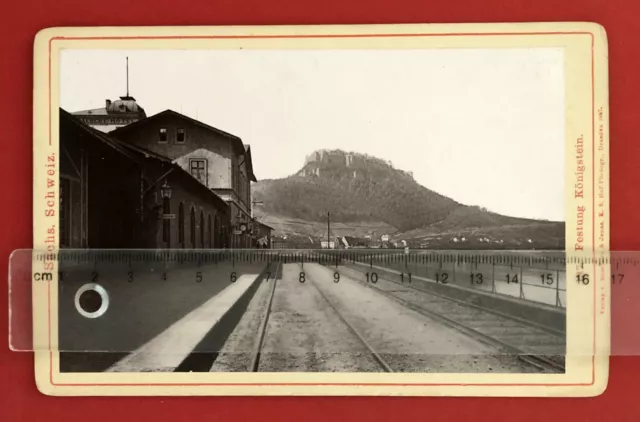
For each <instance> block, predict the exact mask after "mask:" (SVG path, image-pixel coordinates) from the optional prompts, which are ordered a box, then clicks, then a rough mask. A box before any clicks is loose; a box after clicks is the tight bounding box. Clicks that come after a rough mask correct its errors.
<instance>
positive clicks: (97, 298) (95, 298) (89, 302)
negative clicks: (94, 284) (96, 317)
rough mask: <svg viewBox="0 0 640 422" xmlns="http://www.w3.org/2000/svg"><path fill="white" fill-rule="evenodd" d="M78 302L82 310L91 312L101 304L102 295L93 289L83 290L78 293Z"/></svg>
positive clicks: (96, 309) (96, 310) (95, 310)
mask: <svg viewBox="0 0 640 422" xmlns="http://www.w3.org/2000/svg"><path fill="white" fill-rule="evenodd" d="M78 302H79V303H80V307H81V308H82V310H84V311H85V312H88V313H90V314H92V313H94V312H98V309H100V307H101V306H102V296H101V295H100V293H98V292H97V291H95V290H85V291H84V292H82V293H81V294H80V298H79V300H78Z"/></svg>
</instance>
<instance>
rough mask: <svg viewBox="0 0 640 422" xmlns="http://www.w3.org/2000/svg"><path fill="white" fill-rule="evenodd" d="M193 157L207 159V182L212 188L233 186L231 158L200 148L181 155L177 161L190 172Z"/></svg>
mask: <svg viewBox="0 0 640 422" xmlns="http://www.w3.org/2000/svg"><path fill="white" fill-rule="evenodd" d="M192 159H204V160H206V169H207V171H206V180H205V181H204V182H205V184H206V185H207V186H208V187H209V188H211V189H230V188H231V184H232V181H231V158H230V157H229V156H225V155H222V154H220V153H217V152H213V151H210V150H207V149H204V148H199V149H197V150H195V151H192V152H190V153H188V154H185V155H183V156H181V157H179V158H178V159H177V160H176V163H177V164H178V165H179V166H180V167H182V168H183V169H185V170H186V171H188V172H190V170H191V160H192Z"/></svg>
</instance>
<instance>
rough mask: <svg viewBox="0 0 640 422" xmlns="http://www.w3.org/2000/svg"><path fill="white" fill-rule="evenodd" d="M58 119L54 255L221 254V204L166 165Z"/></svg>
mask: <svg viewBox="0 0 640 422" xmlns="http://www.w3.org/2000/svg"><path fill="white" fill-rule="evenodd" d="M59 113H60V156H61V160H60V190H59V192H60V198H59V200H60V208H59V214H60V215H59V224H60V231H59V233H60V247H61V248H116V249H122V248H144V249H155V248H228V247H230V233H231V213H230V207H229V204H228V203H227V202H226V201H224V200H223V199H222V198H220V197H219V196H218V195H217V194H216V193H215V192H213V191H212V190H211V189H209V188H208V187H207V186H206V185H205V184H204V183H202V182H201V181H200V180H198V179H196V178H194V177H192V175H191V174H190V173H189V172H188V171H185V169H184V168H182V167H181V166H180V165H178V164H176V163H174V162H173V161H172V160H171V159H169V158H167V157H164V156H162V155H160V154H156V153H154V152H153V151H150V150H147V149H145V148H143V147H141V146H139V145H131V144H127V143H124V142H122V141H119V140H117V139H115V138H113V137H111V136H110V135H108V134H105V133H103V132H101V131H100V130H98V129H96V128H94V127H91V126H89V125H87V124H86V123H84V122H83V121H82V120H81V119H80V118H79V117H77V116H74V115H72V114H70V113H68V112H66V111H65V110H63V109H60V110H59Z"/></svg>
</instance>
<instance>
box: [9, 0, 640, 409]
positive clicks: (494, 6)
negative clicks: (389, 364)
mask: <svg viewBox="0 0 640 422" xmlns="http://www.w3.org/2000/svg"><path fill="white" fill-rule="evenodd" d="M639 14H640V3H638V2H634V1H632V0H628V1H622V0H618V1H614V0H581V1H580V2H575V3H574V2H568V1H567V2H562V1H560V0H538V1H536V2H525V1H520V2H519V1H516V0H491V1H485V2H481V1H478V0H466V1H456V0H448V1H442V2H430V4H426V2H423V1H420V0H387V1H383V0H368V1H352V2H349V1H344V0H323V1H320V2H317V3H315V4H306V3H305V2H303V1H300V0H282V1H275V0H262V1H260V0H245V1H242V2H241V1H238V0H235V1H231V0H224V1H217V2H213V1H210V2H208V1H205V0H195V1H189V2H186V1H185V2H184V3H183V4H182V3H181V2H171V1H168V0H136V1H133V2H130V0H109V1H106V2H104V1H102V2H101V1H96V2H92V1H86V0H57V1H55V2H44V1H42V2H39V1H35V0H21V1H14V2H11V3H10V4H4V5H3V7H2V11H1V18H0V19H1V20H2V22H1V24H0V45H1V47H2V48H0V52H2V59H1V60H2V62H3V63H2V65H0V92H1V93H2V94H3V96H2V99H1V100H0V110H1V112H0V122H1V123H2V124H1V125H0V128H1V129H2V131H1V132H0V133H1V134H2V135H1V136H0V148H1V150H0V171H1V172H2V173H1V177H0V181H1V182H0V183H1V184H0V186H2V188H3V191H4V192H3V193H2V196H3V200H2V202H3V206H1V207H0V212H1V217H2V219H1V220H0V221H2V222H3V226H4V227H3V230H2V234H1V235H0V248H1V249H0V274H2V281H3V285H4V286H7V284H6V274H7V264H8V257H9V254H10V253H11V251H12V250H14V249H18V248H30V247H31V246H32V230H31V224H32V198H31V183H32V182H31V180H32V171H33V168H32V163H31V159H32V145H33V144H32V138H31V137H32V104H33V96H32V82H33V39H34V36H35V34H36V32H37V31H38V30H40V29H42V28H45V27H50V26H107V25H117V26H120V25H232V24H236V25H240V24H243V25H252V24H256V25H257V24H332V23H334V24H356V23H454V22H532V21H591V22H597V23H600V24H602V25H604V27H605V29H606V30H607V33H608V39H609V60H610V62H609V78H610V139H611V140H610V148H611V172H610V174H611V214H610V215H611V248H612V250H633V249H636V250H640V236H639V235H638V234H640V218H639V216H640V213H639V212H638V207H639V206H640V195H638V194H637V192H638V188H637V187H638V186H639V185H640V165H638V163H639V161H640V142H637V141H636V136H637V135H636V131H637V128H636V124H637V121H638V120H639V118H640V107H639V105H638V104H639V101H638V98H637V97H636V95H638V94H639V93H640V90H639V85H640V78H639V77H638V73H639V72H638V70H639V69H638V65H639V64H640V62H639V61H640V55H638V51H640V37H638V35H637V25H638V21H637V16H638V15H639ZM634 28H635V29H634ZM540 168H544V165H542V166H532V167H531V171H540V170H539V169H540ZM6 295H7V288H6V287H2V288H0V303H5V304H6V303H7V297H6ZM1 315H2V317H1V319H0V337H2V338H5V339H6V338H8V333H7V320H6V319H5V318H6V317H5V316H6V315H7V314H6V313H5V312H2V313H1ZM4 344H5V345H6V344H7V343H4ZM638 378H640V358H634V357H612V358H611V374H610V379H609V387H608V389H607V391H606V392H605V393H604V394H603V395H601V396H599V397H595V398H585V399H570V398H551V399H542V398H536V399H534V398H518V399H515V398H513V399H511V398H435V397H433V398H431V397H427V398H393V397H378V398H373V397H370V398H369V397H351V398H341V397H340V398H332V397H309V398H289V397H275V398H252V397H247V398H244V397H230V398H227V397H184V398H180V397H178V398H172V397H150V398H135V397H127V398H100V397H87V398H83V397H75V398H63V397H59V398H58V397H47V396H44V395H42V394H40V393H39V392H38V390H37V389H36V386H35V382H34V373H33V356H32V355H31V354H29V353H13V352H10V351H9V349H8V347H7V346H3V347H0V419H3V420H9V421H22V420H25V421H27V420H28V421H39V420H51V419H53V420H64V421H65V422H72V421H83V422H87V421H89V422H98V421H103V420H104V421H110V422H113V421H120V420H138V419H147V420H154V422H160V421H175V420H202V419H206V420H224V421H231V420H249V419H261V420H265V421H268V420H278V421H284V420H296V421H301V420H305V421H316V420H317V421H325V420H327V419H329V420H332V421H338V420H349V421H350V422H353V421H357V420H366V421H377V420H412V419H416V420H424V419H427V418H428V419H436V420H438V421H449V420H466V419H473V420H482V421H484V420H486V421H503V420H504V421H507V420H509V421H512V420H518V421H528V420H531V421H539V420H545V421H551V420H560V419H565V420H567V419H568V420H571V421H574V420H575V421H595V420H601V419H604V420H616V421H636V420H640V406H639V405H638V399H637V398H636V394H635V392H636V390H637V388H636V384H635V383H634V381H635V380H636V379H638Z"/></svg>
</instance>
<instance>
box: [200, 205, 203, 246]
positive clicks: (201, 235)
mask: <svg viewBox="0 0 640 422" xmlns="http://www.w3.org/2000/svg"><path fill="white" fill-rule="evenodd" d="M200 247H201V248H202V249H204V213H203V212H202V211H200Z"/></svg>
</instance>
